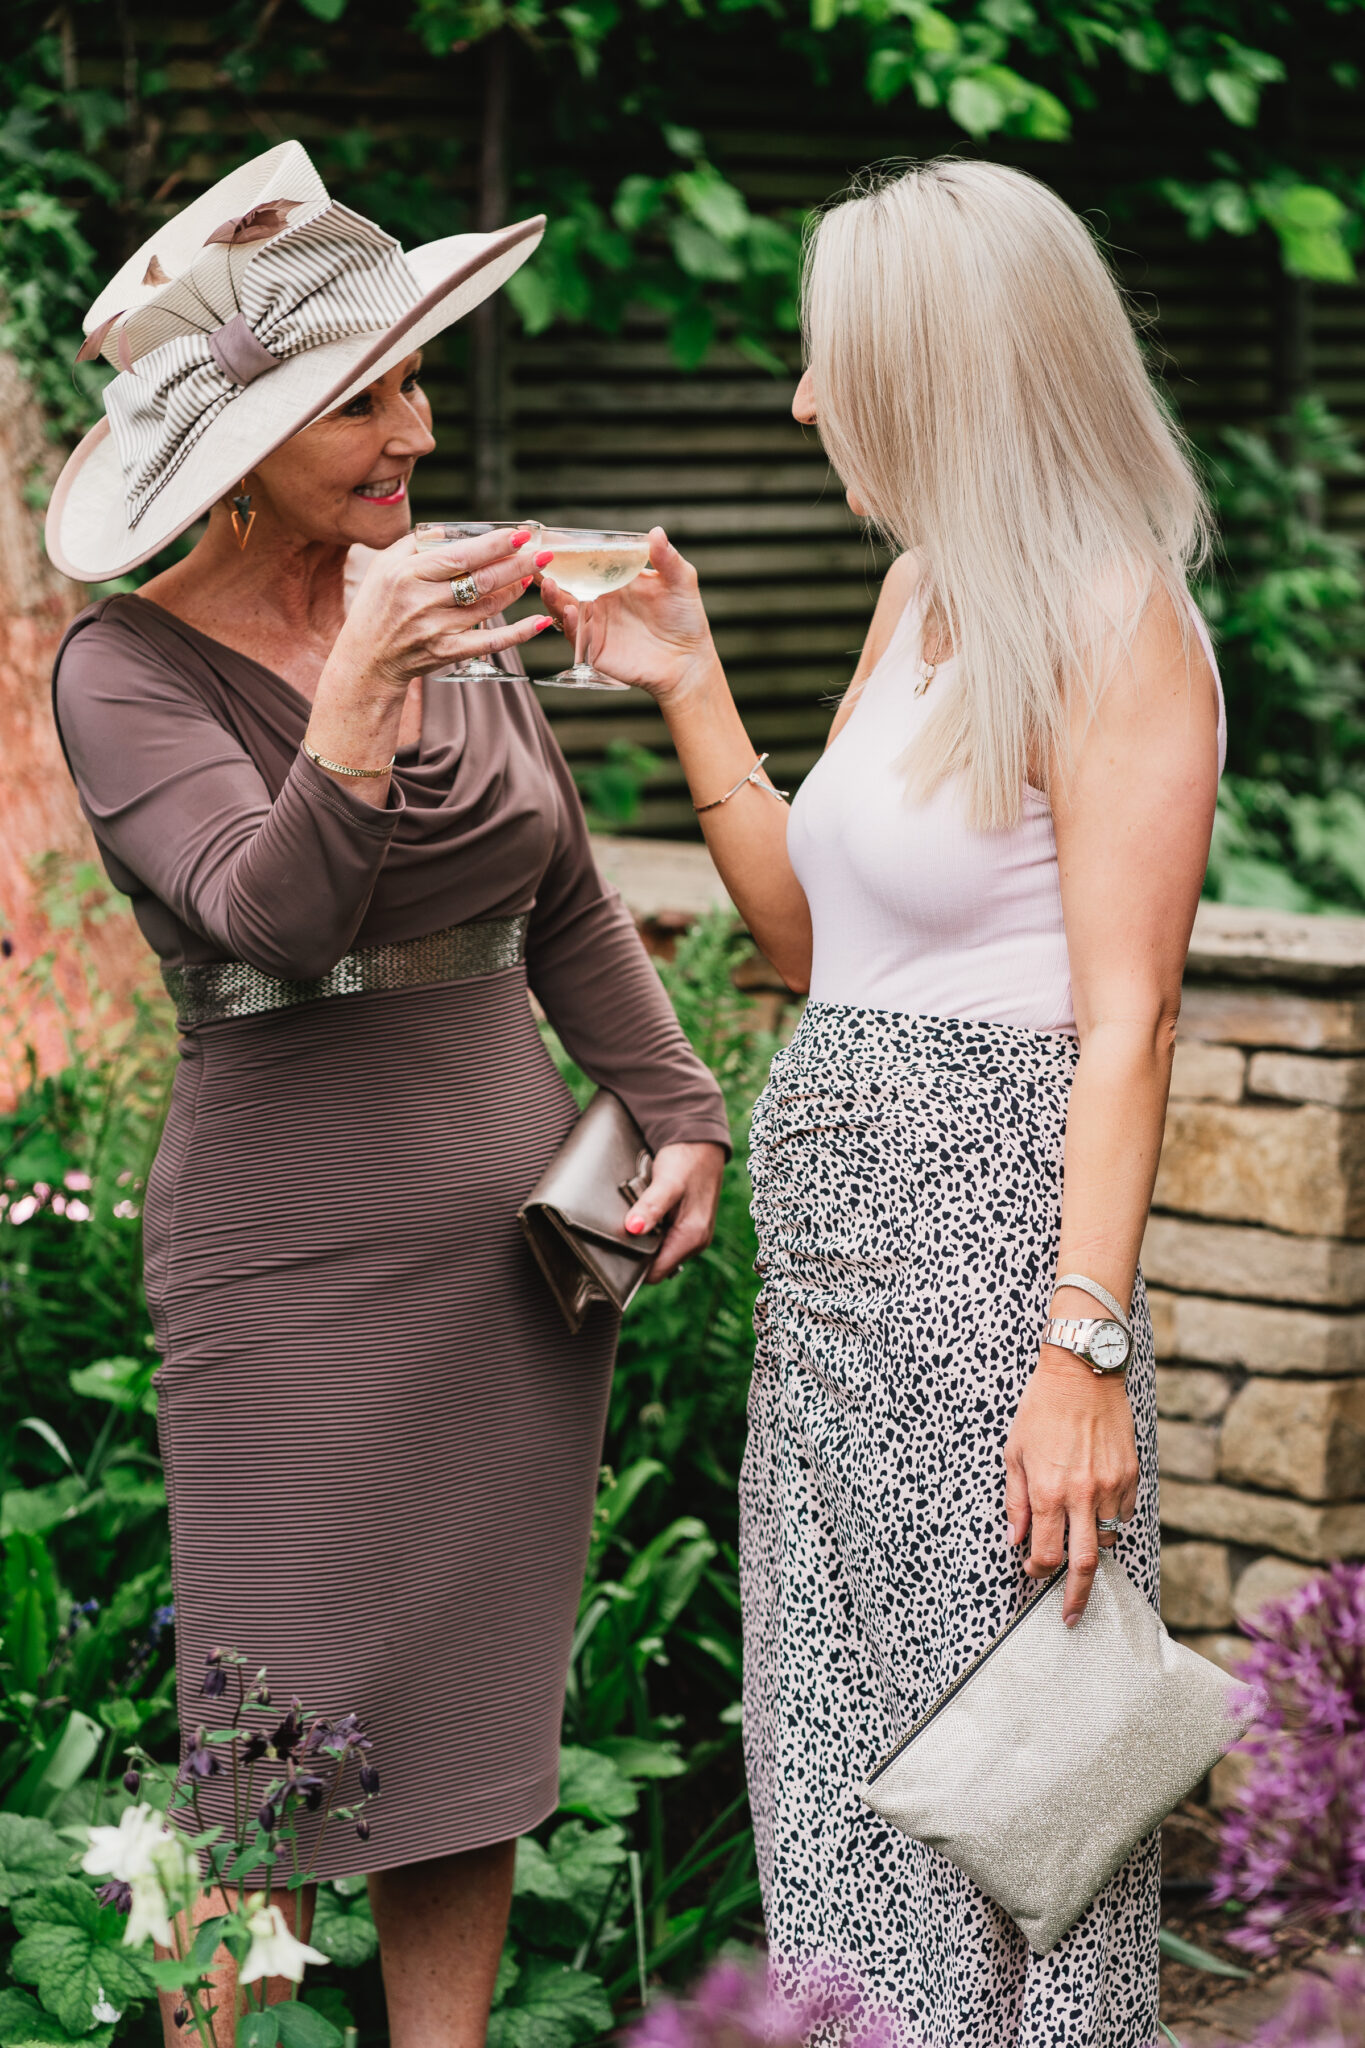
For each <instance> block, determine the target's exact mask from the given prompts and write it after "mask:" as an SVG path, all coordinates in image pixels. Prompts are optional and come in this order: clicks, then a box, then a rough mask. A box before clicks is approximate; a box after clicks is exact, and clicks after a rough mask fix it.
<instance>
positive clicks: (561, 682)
mask: <svg viewBox="0 0 1365 2048" xmlns="http://www.w3.org/2000/svg"><path fill="white" fill-rule="evenodd" d="M532 681H533V682H537V683H539V684H540V686H541V688H542V689H545V690H628V689H629V688H630V684H629V683H618V682H617V681H616V679H615V677H614V676H604V675H603V673H602V671H601V669H600V668H594V667H593V665H592V663H591V662H590V661H576V662H575V663H574V665H573V667H572V668H564V669H561V670H560V672H559V674H558V675H557V676H534V677H533V678H532Z"/></svg>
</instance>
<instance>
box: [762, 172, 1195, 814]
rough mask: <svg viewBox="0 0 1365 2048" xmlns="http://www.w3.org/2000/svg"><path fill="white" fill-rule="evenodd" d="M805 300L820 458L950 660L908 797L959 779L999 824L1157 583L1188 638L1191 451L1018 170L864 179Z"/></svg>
mask: <svg viewBox="0 0 1365 2048" xmlns="http://www.w3.org/2000/svg"><path fill="white" fill-rule="evenodd" d="M802 302H803V303H802V316H803V331H804V336H805V344H806V360H807V362H808V364H809V366H810V369H811V372H812V374H813V377H814V382H815V397H816V403H817V406H818V408H819V427H820V435H821V439H822V441H823V442H824V445H825V449H826V452H827V454H828V455H829V458H830V460H831V462H832V463H833V465H834V467H835V469H836V470H837V471H838V474H839V476H840V477H841V478H842V480H843V482H844V484H845V486H846V487H848V488H849V489H850V490H851V491H852V493H853V495H854V496H855V497H856V498H857V499H858V500H859V501H860V505H861V508H862V509H863V510H864V511H865V513H866V514H867V516H868V518H869V519H870V520H871V521H872V522H873V524H874V526H875V527H876V528H878V529H879V530H880V532H881V533H882V534H884V535H885V536H886V538H887V539H888V540H889V541H890V542H891V543H892V544H893V545H895V546H896V547H897V548H900V549H908V550H911V551H913V553H914V555H915V556H916V557H917V559H918V561H919V564H920V570H921V576H922V585H921V599H922V601H924V602H925V604H926V606H927V609H928V612H929V614H930V615H931V616H932V617H933V618H934V620H935V622H936V625H937V628H938V631H939V633H940V635H941V636H942V637H943V639H944V640H945V641H946V642H947V643H949V644H950V645H951V647H952V650H953V652H954V654H955V655H956V656H957V658H958V660H957V673H956V675H955V677H954V681H953V685H952V687H951V688H950V689H946V690H944V691H943V693H942V695H941V696H940V697H939V699H938V701H937V703H936V704H934V705H933V707H932V709H931V711H930V714H929V717H928V719H927V720H926V723H925V726H924V729H923V734H922V737H921V739H920V740H919V742H918V743H917V744H916V746H915V747H914V749H913V750H912V752H910V753H908V754H907V756H906V759H905V768H906V775H907V784H908V789H909V792H910V794H911V795H912V796H915V797H919V798H922V797H924V796H926V795H928V794H929V792H930V791H931V790H933V789H934V788H935V787H936V786H937V785H938V784H939V783H940V782H942V781H943V779H944V778H945V777H946V776H949V775H961V776H962V778H963V780H964V785H965V791H966V798H967V810H968V815H969V817H970V819H971V822H972V823H973V824H975V825H977V826H979V827H983V828H993V827H999V826H1004V825H1009V824H1013V823H1014V822H1015V821H1016V820H1017V818H1018V816H1019V810H1020V802H1021V798H1022V793H1023V786H1024V783H1025V781H1026V780H1028V779H1030V777H1031V778H1032V779H1033V780H1035V781H1037V780H1039V779H1040V778H1041V779H1042V780H1043V785H1044V787H1046V778H1047V776H1048V772H1049V765H1050V764H1051V763H1053V762H1054V761H1060V762H1063V763H1064V762H1065V761H1066V760H1067V759H1068V758H1069V743H1068V734H1069V730H1070V715H1069V706H1068V702H1067V697H1068V693H1069V690H1070V689H1071V688H1072V687H1074V686H1075V685H1076V684H1077V683H1078V684H1079V686H1080V687H1081V688H1082V689H1083V690H1084V691H1085V693H1086V695H1087V697H1088V699H1089V701H1090V704H1091V706H1092V708H1093V706H1094V705H1095V704H1096V703H1097V702H1098V699H1099V696H1100V695H1101V693H1102V691H1103V690H1104V688H1105V687H1106V686H1107V684H1108V683H1109V681H1110V680H1111V678H1112V676H1113V673H1114V670H1115V668H1116V666H1117V665H1118V663H1119V662H1120V661H1121V660H1123V658H1124V656H1125V653H1126V652H1127V650H1129V649H1130V648H1131V644H1132V639H1133V635H1134V633H1135V631H1136V629H1137V624H1138V621H1139V620H1140V618H1141V616H1142V613H1143V611H1144V610H1145V608H1146V606H1147V604H1148V602H1149V601H1150V599H1151V598H1152V596H1153V594H1154V592H1155V590H1156V589H1157V587H1158V586H1159V587H1162V588H1164V589H1165V590H1166V591H1168V592H1169V593H1170V596H1171V598H1172V599H1173V600H1174V602H1175V607H1176V612H1177V616H1178V617H1179V619H1180V621H1181V623H1182V629H1183V630H1185V631H1186V632H1187V633H1188V617H1189V612H1188V604H1187V601H1186V591H1187V588H1188V578H1189V574H1190V571H1191V569H1192V568H1193V567H1194V566H1195V565H1196V564H1197V563H1198V562H1199V561H1200V560H1201V559H1202V557H1203V555H1204V553H1205V551H1206V548H1207V544H1208V519H1207V511H1206V507H1205V501H1204V495H1203V491H1202V489H1201V486H1200V483H1199V480H1198V478H1197V476H1196V474H1195V472H1194V469H1193V466H1192V464H1191V461H1190V458H1189V455H1188V452H1187V450H1186V447H1185V444H1184V442H1183V441H1182V439H1181V436H1180V434H1179V433H1178V431H1177V430H1176V428H1175V427H1174V426H1173V425H1172V423H1171V421H1170V419H1169V418H1168V416H1167V414H1166V412H1165V410H1164V409H1163V407H1162V405H1161V404H1160V402H1159V401H1158V399H1157V396H1156V393H1155V391H1154V389H1153V387H1152V383H1151V380H1150V378H1149V377H1148V374H1147V371H1146V368H1145V366H1144V364H1143V360H1142V356H1141V353H1140V351H1139V348H1138V344H1137V341H1136V338H1135V336H1134V333H1133V328H1132V325H1131V324H1130V321H1129V317H1128V314H1127V312H1126V310H1125V306H1124V302H1123V299H1122V298H1121V296H1120V293H1119V290H1118V287H1117V285H1116V284H1115V282H1114V279H1113V277H1112V275H1111V273H1110V271H1109V268H1108V266H1107V264H1106V262H1105V260H1104V258H1103V256H1102V255H1101V253H1100V251H1099V248H1098V247H1097V246H1096V243H1095V240H1094V238H1093V236H1092V235H1091V233H1090V231H1089V229H1088V228H1087V227H1086V225H1085V223H1084V222H1082V221H1081V220H1080V219H1079V218H1078V217H1077V215H1076V214H1074V213H1073V212H1072V211H1071V209H1070V208H1069V207H1068V206H1066V205H1064V204H1063V202H1062V201H1061V200H1060V199H1059V198H1058V197H1057V196H1056V194H1055V193H1054V192H1050V191H1049V190H1048V188H1047V187H1046V185H1042V184H1039V182H1038V181H1037V179H1035V178H1030V177H1027V176H1025V174H1024V173H1023V172H1022V171H1015V170H1010V169H1007V168H1006V167H1005V166H1004V165H1003V164H985V163H968V162H964V161H960V160H957V159H952V158H940V159H938V160H936V161H935V162H932V163H926V164H924V165H921V166H919V167H917V168H914V169H911V170H909V171H904V172H901V173H899V174H897V175H894V176H887V175H886V174H884V173H883V174H881V175H876V174H874V175H872V176H870V177H865V178H864V179H862V180H860V181H859V183H858V185H857V186H856V187H855V189H854V192H853V195H852V196H851V197H849V198H846V199H845V200H843V201H842V202H841V203H840V204H837V205H835V206H833V207H831V208H830V209H829V210H828V211H826V212H825V213H824V214H823V215H822V216H821V217H820V219H819V220H818V222H817V224H816V226H815V229H814V232H813V234H812V237H811V240H810V242H809V245H808V248H807V253H806V265H805V273H804V280H803V292H802ZM1187 646H1188V639H1187Z"/></svg>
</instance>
